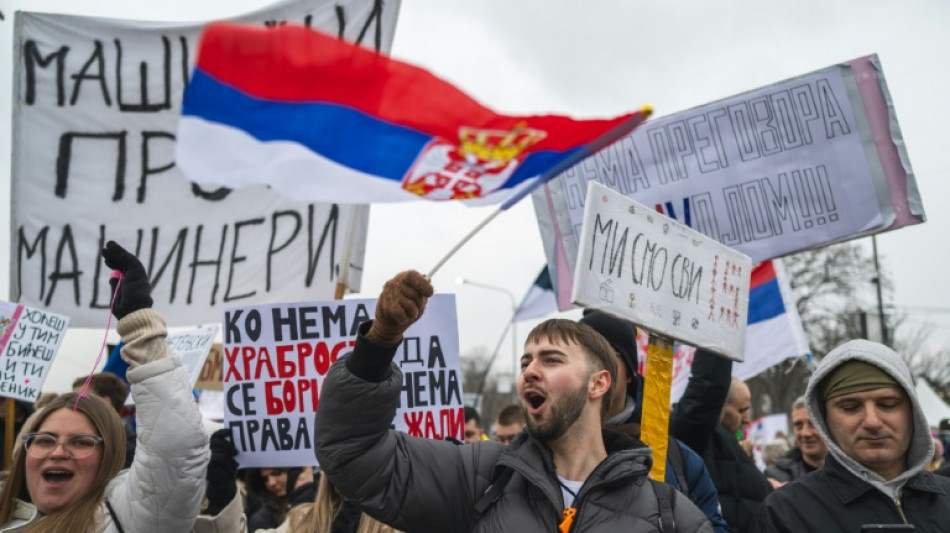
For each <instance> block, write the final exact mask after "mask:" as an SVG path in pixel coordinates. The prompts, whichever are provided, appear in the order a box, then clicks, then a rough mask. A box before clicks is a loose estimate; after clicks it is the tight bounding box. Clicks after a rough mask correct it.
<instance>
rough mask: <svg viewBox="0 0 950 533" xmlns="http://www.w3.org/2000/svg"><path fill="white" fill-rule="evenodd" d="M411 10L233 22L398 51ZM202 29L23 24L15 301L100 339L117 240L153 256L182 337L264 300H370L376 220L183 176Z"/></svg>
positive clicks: (29, 20) (154, 277)
mask: <svg viewBox="0 0 950 533" xmlns="http://www.w3.org/2000/svg"><path fill="white" fill-rule="evenodd" d="M398 8H399V2H398V1H396V2H386V3H383V2H378V1H374V0H340V1H338V2H333V3H314V2H305V1H301V0H284V1H280V2H277V3H275V4H274V5H272V6H269V7H267V8H264V9H262V10H259V11H256V12H252V13H249V14H247V15H244V16H241V17H237V18H236V19H234V20H236V21H238V22H246V23H251V24H258V25H264V26H276V25H283V24H286V23H292V24H301V25H304V26H308V27H313V28H320V29H322V30H323V31H327V32H330V33H332V34H334V35H339V36H341V37H343V38H345V39H347V40H349V41H353V42H358V43H360V44H363V45H366V46H369V47H372V48H375V49H377V50H381V51H384V52H385V51H388V50H389V49H390V46H391V43H392V39H393V32H394V28H395V22H396V14H397V11H398ZM203 27H204V24H201V23H177V22H176V23H164V22H144V21H123V20H116V19H105V18H96V17H79V16H67V15H56V14H44V13H29V12H18V13H17V14H16V20H15V28H14V40H15V49H14V58H15V59H14V61H15V65H16V68H15V71H14V83H15V89H14V106H13V109H14V111H13V136H12V138H13V151H12V206H13V207H12V209H11V232H12V238H11V241H10V261H11V265H10V287H11V298H12V299H13V300H14V301H17V302H19V303H23V304H25V305H30V306H33V307H37V308H42V309H47V310H50V311H53V312H57V313H62V314H66V315H69V316H70V317H72V319H73V320H72V324H73V325H74V326H80V327H100V326H101V316H102V315H101V311H102V310H105V309H108V308H109V295H110V291H109V286H108V283H107V281H106V280H107V277H108V276H106V275H102V274H103V272H102V270H103V268H104V267H103V266H102V261H101V259H100V258H99V250H100V249H101V248H102V247H103V245H104V244H105V242H107V241H108V240H115V241H117V242H120V243H121V244H123V245H124V246H126V247H127V248H128V249H130V250H131V251H133V252H134V253H135V254H136V255H138V256H139V257H140V258H141V260H142V262H143V263H144V264H145V266H146V268H147V270H148V272H149V278H150V281H151V283H152V287H153V292H152V297H153V298H154V300H155V307H156V308H158V309H159V310H161V311H162V313H163V314H164V315H165V316H166V317H167V319H168V321H169V325H171V326H189V325H192V324H200V323H209V322H212V321H217V320H219V319H220V312H221V311H220V310H221V308H222V307H223V306H224V305H237V304H252V303H255V302H259V301H262V299H264V298H266V301H281V300H284V301H288V300H296V299H300V298H312V299H329V298H332V297H333V295H334V292H335V289H336V286H337V284H338V283H340V282H345V283H348V284H349V286H350V287H351V288H352V289H353V290H358V288H359V273H360V272H361V270H362V263H358V262H356V261H361V260H362V248H363V247H364V246H365V230H361V229H360V228H364V227H365V219H366V218H367V217H368V210H367V209H366V208H365V206H344V205H336V204H320V203H302V202H297V201H291V200H288V199H286V198H284V197H282V196H281V195H279V194H277V193H276V192H273V191H271V190H269V189H267V188H265V187H255V188H248V189H244V190H239V191H238V190H234V191H232V190H229V189H226V188H209V187H201V186H199V185H197V184H194V183H190V182H189V181H187V180H186V179H185V178H184V177H183V176H182V174H181V172H180V171H179V169H178V168H177V167H176V166H175V162H174V151H175V132H176V131H177V124H178V119H179V117H180V114H181V97H182V92H183V90H184V88H185V86H187V85H188V84H189V82H190V75H191V69H192V64H193V62H194V56H195V50H196V47H197V39H198V36H199V34H200V32H201V30H202V28H203ZM351 228H355V229H351ZM343 276H348V278H343Z"/></svg>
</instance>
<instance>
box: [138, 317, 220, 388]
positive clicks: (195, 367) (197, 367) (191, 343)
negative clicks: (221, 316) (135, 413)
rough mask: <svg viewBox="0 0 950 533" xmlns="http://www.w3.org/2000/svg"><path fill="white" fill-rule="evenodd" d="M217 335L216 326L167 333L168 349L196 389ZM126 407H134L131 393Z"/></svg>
mask: <svg viewBox="0 0 950 533" xmlns="http://www.w3.org/2000/svg"><path fill="white" fill-rule="evenodd" d="M217 334H218V325H217V324H215V325H208V326H198V327H196V328H192V329H188V330H184V331H176V332H174V333H169V334H168V336H167V337H166V338H165V342H167V343H168V348H169V349H170V350H171V351H172V353H173V354H175V356H176V357H178V359H180V360H181V366H183V367H185V372H187V373H188V382H189V383H190V384H191V386H192V388H196V384H197V382H198V378H199V376H200V375H201V371H202V369H203V368H204V363H205V359H206V358H207V357H208V354H209V353H210V351H211V347H212V346H213V345H214V337H215V335H217ZM125 404H126V405H134V404H135V402H133V401H132V393H131V392H130V393H129V397H128V399H126V401H125Z"/></svg>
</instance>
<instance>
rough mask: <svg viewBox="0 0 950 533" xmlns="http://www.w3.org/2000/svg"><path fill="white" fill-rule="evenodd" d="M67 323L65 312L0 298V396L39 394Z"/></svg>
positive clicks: (29, 398)
mask: <svg viewBox="0 0 950 533" xmlns="http://www.w3.org/2000/svg"><path fill="white" fill-rule="evenodd" d="M68 326H69V317H67V316H63V315H58V314H56V313H50V312H48V311H44V310H42V309H33V308H31V307H26V306H23V305H17V304H14V303H10V302H2V301H0V353H2V354H3V356H2V361H0V369H2V370H3V372H2V379H0V396H5V397H7V398H16V399H17V400H24V401H27V402H34V401H36V399H37V398H39V396H40V390H41V389H42V388H43V382H44V381H46V375H47V374H48V373H49V367H50V365H52V364H53V358H54V357H55V356H56V351H57V350H59V345H60V343H62V342H63V337H64V336H65V335H66V328H67V327H68Z"/></svg>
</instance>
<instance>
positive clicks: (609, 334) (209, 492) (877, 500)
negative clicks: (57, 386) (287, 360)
mask: <svg viewBox="0 0 950 533" xmlns="http://www.w3.org/2000/svg"><path fill="white" fill-rule="evenodd" d="M102 255H103V259H104V261H105V263H106V265H107V266H108V267H110V268H112V269H115V270H117V271H119V272H121V273H122V276H121V278H118V279H113V280H112V283H113V288H114V289H115V287H116V283H117V282H118V292H117V293H116V297H115V304H114V307H113V313H114V314H115V316H116V318H117V319H118V324H117V330H118V332H119V335H120V336H121V337H122V342H123V345H122V348H121V355H122V358H123V360H124V361H125V362H126V363H127V364H128V370H127V372H125V375H123V376H120V377H117V376H115V375H112V374H98V375H94V376H92V377H90V378H89V379H88V380H87V379H86V378H81V379H77V380H76V383H75V384H74V392H72V393H68V394H62V395H44V397H43V398H42V399H41V401H38V402H37V403H36V405H29V404H26V403H23V402H18V405H17V409H16V411H15V413H16V417H17V419H16V427H17V431H18V438H17V440H16V443H17V444H16V446H15V449H14V451H13V456H12V458H11V462H10V467H9V469H8V470H7V471H5V472H4V473H3V478H2V485H0V533H3V532H18V531H29V532H60V531H94V532H100V531H101V532H113V531H114V532H120V533H121V532H138V531H142V532H160V531H169V532H182V531H185V532H187V531H195V532H205V531H207V532H230V531H234V532H245V531H251V532H254V531H262V532H296V531H301V532H306V533H389V532H396V531H405V532H413V533H414V532H456V531H458V532H468V531H473V532H474V531H477V532H481V531H485V532H489V531H492V532H494V531H518V532H520V533H528V532H534V531H538V532H541V531H545V532H548V531H560V532H562V533H567V532H569V531H570V532H578V533H581V532H601V531H603V532H619V531H632V532H639V531H664V532H669V531H682V532H693V531H700V532H712V531H717V532H728V531H735V532H746V531H748V532H760V531H761V532H773V531H776V532H778V531H782V532H784V531H788V532H799V531H844V532H851V531H853V532H860V531H863V530H865V529H868V528H871V529H873V528H875V527H879V526H884V525H886V526H892V527H900V526H904V525H908V526H913V531H925V532H926V531H933V532H937V531H950V479H948V478H947V477H946V476H947V475H948V467H947V466H946V465H945V464H944V455H943V454H944V453H945V450H946V448H947V446H946V444H950V443H947V442H946V439H947V438H950V427H941V429H942V430H944V431H943V432H942V433H940V434H937V435H933V434H931V432H930V429H929V427H928V425H927V421H926V419H925V418H924V416H923V412H922V410H921V407H920V404H919V403H918V401H917V396H916V392H915V389H914V384H913V380H912V377H911V375H910V372H909V370H908V369H907V366H906V365H905V364H904V362H903V361H902V359H901V357H900V356H899V355H898V354H897V353H895V352H894V351H893V350H891V349H890V348H888V347H886V346H883V345H880V344H877V343H873V342H870V341H862V340H857V341H851V342H848V343H845V344H843V345H841V346H839V347H838V348H836V349H835V350H833V351H832V352H830V353H829V354H828V355H827V356H825V357H824V358H822V359H821V361H820V362H819V364H818V366H817V368H816V369H815V371H814V373H813V374H812V376H811V378H810V379H809V381H808V383H807V387H806V391H805V394H804V396H802V397H801V398H799V399H797V400H796V401H795V402H794V403H793V404H792V405H791V406H789V407H790V410H789V415H790V421H791V424H792V432H793V434H794V442H793V443H788V441H787V440H783V439H782V438H781V437H782V435H779V438H777V439H776V440H775V441H773V442H770V443H768V444H767V446H766V454H765V456H766V464H767V467H766V468H765V469H764V471H763V470H760V469H759V467H758V466H757V465H756V463H755V462H754V460H753V458H752V457H751V454H750V447H749V446H748V443H747V442H744V441H743V440H742V435H743V430H744V429H745V428H746V427H747V426H748V425H749V423H750V421H751V408H752V398H751V394H750V391H749V388H748V387H747V386H746V385H745V383H743V382H742V381H740V380H738V379H735V378H733V376H732V362H731V361H729V360H727V359H724V358H721V357H718V356H716V355H714V354H712V353H710V352H706V351H704V350H702V349H700V350H698V351H697V353H696V355H695V357H694V361H693V366H692V374H691V377H690V378H689V382H688V385H687V387H686V390H685V392H684V394H683V395H682V397H681V398H680V400H679V401H678V402H677V403H676V404H675V406H674V408H673V410H672V412H671V413H670V427H669V446H668V453H667V458H666V459H667V465H666V469H665V472H666V476H665V479H664V480H662V482H661V481H658V480H653V479H651V478H650V476H649V472H650V470H651V466H652V461H653V458H652V452H651V450H650V448H649V447H647V446H646V445H645V444H644V443H643V442H642V441H641V440H640V419H641V415H642V406H643V393H644V386H643V378H642V377H641V376H640V375H639V374H638V373H637V368H638V366H639V361H638V359H637V344H636V335H637V330H636V326H635V325H634V324H632V323H631V322H629V321H626V320H624V319H621V318H618V317H616V316H613V315H610V314H607V313H604V312H600V311H592V310H588V311H586V312H585V313H584V315H583V317H582V318H581V319H580V320H578V321H572V320H566V319H552V320H547V321H545V322H542V323H541V324H539V325H538V326H537V327H536V328H535V329H534V330H532V331H531V333H530V334H529V335H528V337H527V340H526V342H525V346H524V353H523V355H522V357H521V373H520V375H519V377H518V380H517V397H518V402H517V403H516V404H512V405H509V406H506V407H505V408H504V409H501V410H500V411H499V412H498V414H497V416H496V417H495V418H493V419H488V420H489V422H492V423H491V424H490V425H489V427H487V428H486V426H485V425H484V424H483V421H482V418H481V416H480V415H479V413H478V412H477V411H476V410H475V409H472V408H470V407H467V408H466V409H465V431H464V442H461V441H454V442H453V441H452V440H451V439H447V440H441V441H440V440H431V439H421V438H414V437H410V436H408V435H407V434H405V433H401V432H398V431H396V430H394V429H392V427H391V421H392V419H393V416H394V414H395V412H396V408H397V403H398V401H399V395H400V391H401V390H402V388H403V378H402V374H401V372H400V370H399V367H398V365H396V364H394V363H393V358H394V356H395V354H396V352H397V349H398V347H399V346H400V343H401V342H402V338H403V333H404V332H405V331H406V329H407V328H408V327H409V326H410V325H412V324H413V323H414V322H415V321H416V320H418V319H419V317H420V316H422V314H423V313H424V312H425V307H426V302H427V300H428V298H429V297H430V296H431V295H432V292H433V288H432V286H431V284H430V283H429V281H428V279H426V278H425V277H424V276H422V275H421V274H419V273H417V272H414V271H408V272H403V273H401V274H399V275H397V276H395V277H394V278H393V279H391V280H390V281H389V282H387V283H386V285H385V287H384V288H383V291H382V293H381V294H380V297H379V300H378V301H377V305H376V314H375V318H374V319H373V320H370V321H367V322H364V323H363V324H362V325H361V326H360V328H359V333H358V336H357V340H356V344H355V347H354V349H353V351H352V353H350V354H349V355H348V356H346V357H343V358H342V359H341V360H340V361H338V362H337V363H335V364H334V365H333V366H332V367H331V369H330V372H329V374H328V376H327V378H326V381H325V382H324V384H323V386H322V390H321V396H320V404H319V409H318V410H317V413H316V421H315V422H316V424H315V425H316V427H317V428H318V429H317V431H316V432H315V434H314V436H313V437H314V447H315V463H319V465H320V466H319V467H312V466H309V465H302V466H301V467H299V468H254V469H243V470H242V469H240V468H239V465H238V463H237V461H236V459H235V456H236V455H237V450H236V448H235V446H234V444H233V442H232V440H231V436H230V434H229V431H228V430H226V429H219V430H217V431H213V432H212V431H209V430H208V429H206V428H205V426H204V425H203V422H202V417H201V414H200V413H199V411H198V408H197V404H196V403H195V401H194V396H193V395H192V391H191V389H190V386H189V381H188V378H187V375H186V373H185V372H184V370H183V369H182V367H181V364H180V362H179V360H178V359H177V358H176V357H174V356H172V355H171V353H170V351H169V349H168V347H167V345H166V343H165V340H164V339H165V336H166V333H167V332H166V328H165V323H164V320H163V318H162V317H161V316H160V315H159V314H158V313H157V312H156V311H154V310H152V309H151V303H152V302H151V297H150V290H151V289H150V286H149V281H148V278H147V276H146V274H145V270H144V268H143V266H142V264H141V263H140V262H139V261H138V259H137V258H135V257H134V256H133V255H132V254H130V253H129V252H127V251H126V250H124V249H123V248H122V247H120V246H119V245H117V244H116V243H112V242H110V243H109V244H107V246H106V248H105V249H104V250H103V253H102ZM119 280H121V281H119ZM121 378H125V379H121ZM130 392H131V396H132V398H133V399H134V403H135V409H134V413H131V412H128V411H127V410H126V408H125V407H124V406H125V403H126V401H125V400H126V397H127V395H128V394H129V393H130ZM0 427H2V425H0ZM209 433H210V435H209ZM789 444H791V446H789ZM906 530H907V531H910V530H911V529H910V528H907V529H906Z"/></svg>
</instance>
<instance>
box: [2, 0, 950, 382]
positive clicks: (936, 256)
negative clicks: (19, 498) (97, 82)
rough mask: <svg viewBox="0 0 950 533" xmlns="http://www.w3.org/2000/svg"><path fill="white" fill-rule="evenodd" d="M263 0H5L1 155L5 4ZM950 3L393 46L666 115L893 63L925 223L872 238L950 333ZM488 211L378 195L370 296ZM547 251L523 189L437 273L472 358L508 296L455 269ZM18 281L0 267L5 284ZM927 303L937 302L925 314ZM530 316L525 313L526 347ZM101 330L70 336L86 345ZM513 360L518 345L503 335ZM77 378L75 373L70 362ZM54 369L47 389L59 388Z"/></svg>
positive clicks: (765, 10) (140, 14)
mask: <svg viewBox="0 0 950 533" xmlns="http://www.w3.org/2000/svg"><path fill="white" fill-rule="evenodd" d="M267 3H268V2H266V1H253V0H228V1H226V2H225V1H218V0H200V1H195V0H164V1H163V2H150V1H144V0H121V1H119V0H95V1H91V0H89V1H86V2H80V1H78V0H70V1H56V0H29V1H15V0H0V11H2V12H3V14H4V16H5V20H4V21H2V22H0V40H2V42H4V43H7V44H6V46H3V50H4V52H3V54H2V56H0V72H5V73H8V74H7V75H6V76H0V161H3V162H7V161H9V156H10V138H9V135H10V126H9V124H10V102H11V99H12V96H11V79H12V75H10V74H9V73H11V72H12V70H11V68H12V67H11V56H12V45H11V44H10V43H12V28H13V12H14V11H15V10H18V9H21V10H32V11H45V12H59V13H70V14H83V15H96V16H109V17H115V18H136V19H147V20H203V19H210V18H216V17H224V16H230V15H234V14H237V13H240V12H243V11H247V10H251V9H256V8H259V7H261V6H264V5H266V4H267ZM947 27H950V2H946V1H937V0H934V1H916V0H905V1H901V2H894V1H891V2H885V1H868V0H860V1H859V0H853V1H847V0H823V1H815V0H801V1H798V2H782V3H774V2H761V1H733V2H717V3H713V2H703V1H698V0H694V1H681V2H664V1H659V0H649V1H647V0H643V1H640V2H630V1H625V0H616V1H615V0H610V1H608V0H601V1H598V2H578V1H576V0H573V1H561V0H547V1H544V2H540V1H534V2H525V1H523V2H512V1H510V0H509V1H505V0H479V1H477V2H473V1H471V0H467V1H462V0H407V1H405V2H403V5H402V6H401V8H400V13H399V17H398V22H397V26H396V33H395V42H394V45H393V55H394V56H396V57H397V58H399V59H403V60H407V61H410V62H412V63H415V64H417V65H420V66H423V67H425V68H427V69H429V70H432V71H434V72H435V73H437V74H438V75H440V76H442V77H444V78H446V79H448V80H450V81H451V82H453V83H455V84H456V85H458V86H459V87H461V88H462V89H463V90H465V91H467V92H468V93H469V94H471V95H472V96H474V97H475V98H476V99H478V100H480V101H481V102H483V103H484V104H486V105H488V106H489V107H492V108H494V109H496V110H498V111H501V112H505V113H511V114H536V113H548V112H550V113H558V114H567V115H572V116H575V117H579V118H589V117H606V116H614V115H618V114H621V113H624V112H628V111H630V110H634V109H637V108H639V107H640V106H642V105H643V104H651V105H653V107H654V108H655V110H656V112H657V115H664V114H668V113H673V112H676V111H680V110H683V109H687V108H690V107H693V106H696V105H700V104H703V103H706V102H710V101H712V100H716V99H719V98H723V97H726V96H730V95H732V94H736V93H739V92H742V91H746V90H749V89H753V88H756V87H760V86H763V85H767V84H770V83H773V82H776V81H780V80H783V79H786V78H789V77H793V76H797V75H799V74H803V73H806V72H810V71H813V70H817V69H820V68H823V67H826V66H829V65H832V64H834V63H837V62H840V61H845V60H849V59H853V58H855V57H859V56H862V55H866V54H869V53H873V52H876V53H878V54H879V56H880V59H881V62H882V64H883V68H884V73H885V76H886V78H887V81H888V85H889V88H890V91H891V95H892V97H893V100H894V105H895V107H896V110H897V117H898V120H899V122H900V126H901V129H902V132H903V135H904V139H905V141H906V144H907V150H908V152H909V155H910V160H911V164H912V166H913V169H914V171H915V174H916V176H917V182H918V185H919V187H920V191H921V195H922V197H923V202H924V207H925V209H926V211H927V217H928V221H927V223H925V224H922V225H918V226H913V227H909V228H905V229H901V230H898V231H896V232H892V233H890V234H886V235H882V236H881V237H879V241H878V245H879V249H880V251H881V252H882V254H883V260H884V263H885V265H886V267H887V270H888V271H889V272H890V273H891V274H892V275H893V279H894V282H895V287H896V293H895V298H894V302H895V303H896V304H897V306H899V307H901V308H903V309H905V310H908V311H911V312H912V314H911V316H910V318H911V319H912V320H913V321H914V323H918V324H922V323H924V322H930V323H932V324H933V327H934V339H935V340H936V341H940V342H941V343H942V344H950V341H948V339H950V312H948V311H947V310H948V309H950V282H948V281H947V280H946V278H945V270H946V264H947V262H948V259H950V247H948V245H950V238H948V236H947V235H948V229H950V216H948V214H947V212H946V211H945V210H943V209H942V207H943V206H942V202H944V201H947V200H948V199H950V180H948V179H947V177H948V174H950V163H948V162H947V161H946V159H944V156H945V155H946V154H947V148H946V144H947V141H948V135H947V134H946V132H945V130H944V129H943V126H945V125H947V124H950V111H948V106H947V105H946V102H945V100H946V96H945V95H946V93H947V88H948V86H950V74H948V69H947V68H946V53H947V51H948V50H950V37H948V34H947V31H946V28H947ZM9 172H10V169H9V165H7V164H0V202H2V203H3V204H5V205H9V179H10V178H9ZM490 212H491V209H490V208H477V209H473V208H464V207H461V206H450V205H444V204H439V205H433V204H427V203H424V202H416V203H412V204H399V205H389V206H379V207H377V206H374V207H373V210H372V214H371V216H370V224H371V227H370V234H369V242H368V250H367V269H366V273H365V278H364V285H363V288H364V295H365V296H375V295H376V294H377V293H378V291H379V289H380V287H381V286H382V284H383V283H384V282H385V280H386V279H388V278H389V277H390V276H392V275H393V274H395V273H396V272H399V271H400V270H404V269H406V268H416V269H419V270H421V271H427V270H429V269H430V268H431V267H432V266H433V265H434V264H435V263H436V262H437V261H438V260H439V258H441V257H442V255H443V254H444V253H445V252H446V251H448V249H449V248H451V247H452V246H453V245H454V244H455V243H456V242H457V241H458V240H459V239H460V238H461V237H462V236H463V235H465V234H466V233H467V232H468V231H469V230H470V229H471V228H472V227H474V226H475V225H476V224H478V223H479V222H480V221H481V220H482V219H483V218H485V217H486V216H487V215H488V214H489V213H490ZM8 250H9V216H8V215H5V216H2V217H0V263H6V262H7V261H8V257H9V251H8ZM543 263H544V254H543V249H542V246H541V240H540V235H539V232H538V229H537V223H536V219H535V216H534V211H533V208H532V206H531V204H530V201H525V202H522V203H521V204H520V205H519V206H517V207H516V208H514V209H512V210H511V211H509V212H507V213H505V214H503V215H502V216H501V217H499V218H498V219H496V220H495V221H494V222H492V224H491V225H490V226H489V227H488V228H487V229H486V230H485V231H483V232H482V233H481V234H480V235H478V236H477V237H476V238H475V239H474V240H473V241H472V242H471V243H470V244H469V245H468V246H466V247H465V248H464V249H463V250H462V252H460V253H459V254H458V255H457V256H456V257H455V258H454V259H452V261H451V262H450V263H449V264H447V265H446V267H445V268H444V269H443V270H442V271H441V272H440V273H439V274H438V275H437V276H436V277H435V279H434V283H435V286H436V290H438V291H441V292H456V293H457V295H458V309H459V320H460V338H461V343H462V353H463V354H465V353H468V352H471V351H472V350H474V349H476V348H477V347H479V346H481V347H484V349H485V350H486V351H490V349H491V348H493V347H494V344H495V342H496V341H497V340H498V338H499V335H500V333H501V332H502V330H503V328H504V326H505V324H506V323H507V320H508V318H509V317H510V306H511V303H510V299H509V297H508V296H507V295H505V294H503V293H501V292H493V291H489V290H485V289H480V288H476V287H470V286H459V285H456V284H455V282H454V280H455V279H456V278H457V277H460V276H461V277H466V278H470V279H472V280H475V281H477V282H480V283H485V284H491V285H496V286H499V287H502V288H503V289H505V290H507V291H509V292H511V293H513V294H514V296H515V298H516V299H519V300H520V298H521V296H522V295H523V294H524V292H525V291H526V290H527V289H528V286H529V285H530V283H531V281H532V280H533V279H534V277H535V276H536V275H537V273H538V270H539V269H540V267H541V266H542V265H543ZM8 287H9V282H8V280H7V279H6V276H0V294H3V295H7V294H8ZM922 308H928V309H929V308H932V309H936V311H934V310H931V311H929V312H925V310H922ZM532 326H533V323H531V322H527V323H522V324H519V325H518V335H519V344H520V342H521V340H522V339H523V337H524V335H525V334H526V333H527V332H528V330H529V329H530V327H532ZM100 340H101V332H97V333H95V334H92V333H89V334H86V335H82V336H79V335H71V336H70V337H67V342H69V343H70V345H69V346H67V348H68V349H70V350H71V351H85V352H87V353H89V362H88V364H87V366H86V368H88V366H91V364H92V361H93V360H94V357H95V351H96V350H97V349H98V346H99V341H100ZM502 350H503V351H502V354H503V357H504V362H503V364H502V365H499V368H511V362H512V361H513V358H512V357H511V355H510V353H511V350H512V348H511V342H510V340H509V341H506V342H505V343H504V344H503V346H502ZM66 374H68V375H66ZM75 374H76V372H75V370H74V369H73V370H66V371H64V373H63V375H62V377H60V376H59V375H58V374H57V373H56V371H55V366H54V373H53V374H52V375H51V377H50V378H49V379H50V381H48V388H62V387H64V386H65V385H61V384H62V383H65V381H66V380H67V379H68V380H71V379H72V377H74V376H75Z"/></svg>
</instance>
